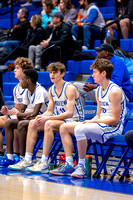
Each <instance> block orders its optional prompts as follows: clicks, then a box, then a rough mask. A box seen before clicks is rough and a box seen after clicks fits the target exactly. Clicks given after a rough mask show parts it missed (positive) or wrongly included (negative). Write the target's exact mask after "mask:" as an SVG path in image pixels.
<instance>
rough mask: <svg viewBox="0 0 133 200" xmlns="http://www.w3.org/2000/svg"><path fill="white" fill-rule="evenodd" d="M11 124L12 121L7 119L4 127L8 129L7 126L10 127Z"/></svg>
mask: <svg viewBox="0 0 133 200" xmlns="http://www.w3.org/2000/svg"><path fill="white" fill-rule="evenodd" d="M11 125H12V122H11V120H7V121H6V122H5V126H4V127H5V129H7V128H8V129H9V128H11Z"/></svg>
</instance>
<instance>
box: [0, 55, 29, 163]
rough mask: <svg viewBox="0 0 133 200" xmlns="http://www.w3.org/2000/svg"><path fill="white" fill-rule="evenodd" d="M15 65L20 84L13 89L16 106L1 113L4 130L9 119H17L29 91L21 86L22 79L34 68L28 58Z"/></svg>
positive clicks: (0, 146) (0, 140) (0, 145)
mask: <svg viewBox="0 0 133 200" xmlns="http://www.w3.org/2000/svg"><path fill="white" fill-rule="evenodd" d="M14 65H15V69H14V74H15V78H16V79H18V80H19V83H18V84H17V85H16V86H15V87H14V89H13V96H14V103H15V106H14V108H12V109H11V110H8V107H7V106H3V107H2V108H1V113H3V114H4V116H1V117H0V128H4V125H5V122H6V121H7V120H8V119H11V118H14V117H16V114H17V113H18V112H19V108H20V105H21V103H22V99H23V95H24V93H25V92H26V90H27V89H23V88H22V87H21V85H20V81H21V77H22V74H23V72H24V70H26V69H29V68H33V63H32V61H31V60H29V59H28V58H24V57H19V58H17V59H16V60H15V63H14ZM16 139H17V138H16ZM14 148H15V149H14V152H18V150H17V145H15V146H14ZM3 156H4V152H3V135H2V132H1V131H0V159H2V158H3Z"/></svg>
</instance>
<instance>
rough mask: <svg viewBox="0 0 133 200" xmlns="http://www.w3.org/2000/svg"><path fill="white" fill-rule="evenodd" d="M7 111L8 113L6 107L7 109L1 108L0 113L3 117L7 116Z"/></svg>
mask: <svg viewBox="0 0 133 200" xmlns="http://www.w3.org/2000/svg"><path fill="white" fill-rule="evenodd" d="M8 111H9V110H8V107H7V106H2V108H1V111H0V112H1V113H2V114H3V115H8V114H9V112H8Z"/></svg>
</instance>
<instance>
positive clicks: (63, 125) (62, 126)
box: [59, 124, 67, 135]
mask: <svg viewBox="0 0 133 200" xmlns="http://www.w3.org/2000/svg"><path fill="white" fill-rule="evenodd" d="M66 131H67V128H66V124H62V125H61V126H60V128H59V132H60V135H63V134H64V133H65V132H66Z"/></svg>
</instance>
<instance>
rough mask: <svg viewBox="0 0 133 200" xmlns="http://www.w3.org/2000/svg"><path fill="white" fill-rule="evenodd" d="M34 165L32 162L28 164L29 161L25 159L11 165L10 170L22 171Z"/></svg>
mask: <svg viewBox="0 0 133 200" xmlns="http://www.w3.org/2000/svg"><path fill="white" fill-rule="evenodd" d="M32 165H33V162H32V161H30V162H28V161H27V160H25V158H23V159H21V160H20V161H19V162H17V163H16V164H14V165H9V166H8V168H9V169H11V170H15V171H21V170H24V169H26V168H27V167H29V166H32Z"/></svg>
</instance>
